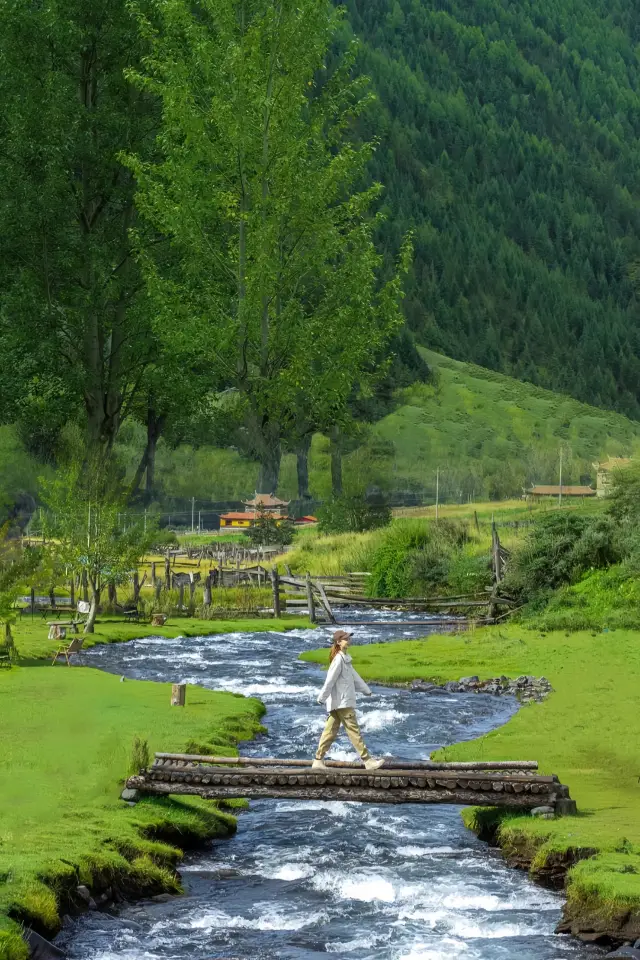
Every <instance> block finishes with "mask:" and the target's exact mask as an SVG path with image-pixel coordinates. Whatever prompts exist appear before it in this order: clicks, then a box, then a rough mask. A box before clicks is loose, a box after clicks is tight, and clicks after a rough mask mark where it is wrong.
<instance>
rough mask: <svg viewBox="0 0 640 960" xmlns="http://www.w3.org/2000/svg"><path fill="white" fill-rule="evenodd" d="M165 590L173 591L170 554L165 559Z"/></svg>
mask: <svg viewBox="0 0 640 960" xmlns="http://www.w3.org/2000/svg"><path fill="white" fill-rule="evenodd" d="M164 588H165V590H170V589H171V560H170V559H169V552H168V551H167V555H166V557H165V558H164Z"/></svg>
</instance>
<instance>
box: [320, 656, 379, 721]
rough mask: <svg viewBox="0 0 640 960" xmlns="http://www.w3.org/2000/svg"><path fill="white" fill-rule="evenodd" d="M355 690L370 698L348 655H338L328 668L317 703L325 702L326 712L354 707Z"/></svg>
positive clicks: (369, 692)
mask: <svg viewBox="0 0 640 960" xmlns="http://www.w3.org/2000/svg"><path fill="white" fill-rule="evenodd" d="M356 690H358V691H359V692H360V693H365V694H367V696H370V694H371V690H369V687H368V686H367V685H366V683H365V682H364V680H363V679H362V677H360V676H359V675H358V674H357V673H356V671H355V669H354V668H353V667H352V665H351V657H350V656H349V654H348V653H338V654H337V655H336V656H335V657H334V659H333V663H332V664H331V666H330V667H329V672H328V673H327V679H326V680H325V682H324V686H323V688H322V690H321V691H320V693H319V694H318V702H319V703H324V702H325V701H326V705H327V711H328V712H329V713H331V711H332V710H343V709H345V708H347V707H355V705H356Z"/></svg>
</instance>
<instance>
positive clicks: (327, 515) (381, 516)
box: [318, 497, 391, 533]
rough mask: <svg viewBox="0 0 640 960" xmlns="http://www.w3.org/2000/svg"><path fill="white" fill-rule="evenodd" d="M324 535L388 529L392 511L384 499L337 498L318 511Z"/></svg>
mask: <svg viewBox="0 0 640 960" xmlns="http://www.w3.org/2000/svg"><path fill="white" fill-rule="evenodd" d="M318 518H319V520H320V531H321V532H322V533H359V532H362V533H364V532H365V531H366V530H376V529H378V528H379V527H386V526H387V525H388V524H389V523H390V522H391V509H390V507H389V505H388V503H387V502H386V501H385V500H384V499H383V498H382V497H379V498H375V499H374V498H369V499H366V498H364V497H337V498H335V499H334V500H329V501H328V502H327V503H325V504H324V506H323V507H321V508H320V510H319V511H318Z"/></svg>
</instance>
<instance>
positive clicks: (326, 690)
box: [318, 654, 342, 703]
mask: <svg viewBox="0 0 640 960" xmlns="http://www.w3.org/2000/svg"><path fill="white" fill-rule="evenodd" d="M341 667H342V657H341V656H340V654H338V656H337V657H334V660H333V663H332V664H331V666H330V667H329V671H328V673H327V678H326V680H325V681H324V686H323V688H322V690H321V691H320V693H319V694H318V703H324V702H325V700H326V699H327V698H328V697H329V694H330V693H331V691H332V689H333V685H334V684H335V682H336V680H337V679H338V674H339V673H340V669H341Z"/></svg>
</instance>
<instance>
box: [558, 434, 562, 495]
mask: <svg viewBox="0 0 640 960" xmlns="http://www.w3.org/2000/svg"><path fill="white" fill-rule="evenodd" d="M558 506H559V507H561V506H562V447H560V492H559V493H558Z"/></svg>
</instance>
